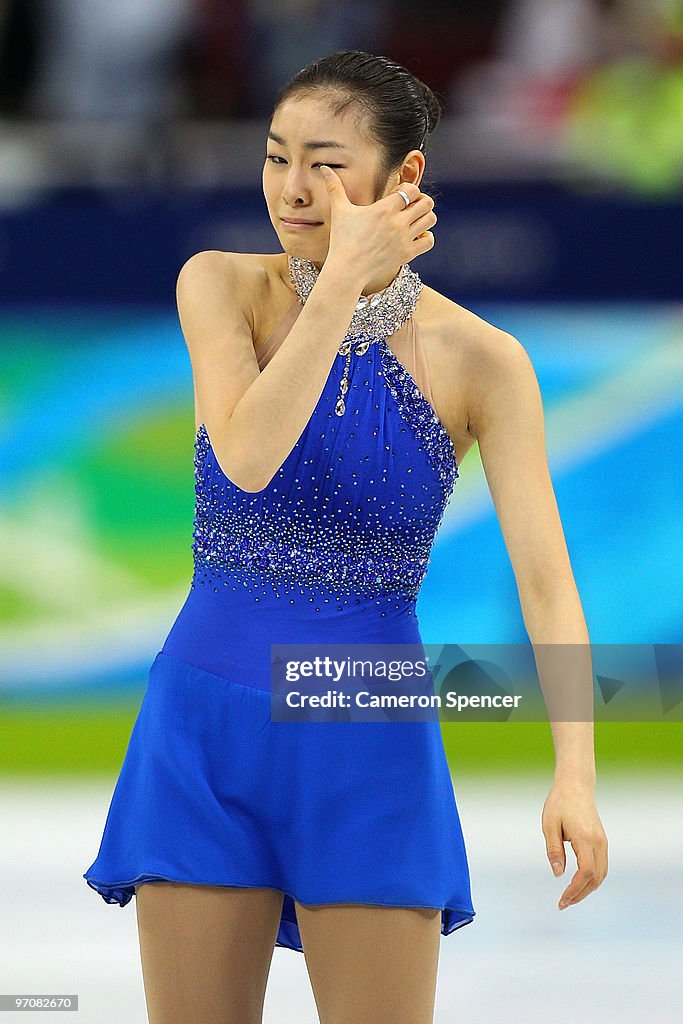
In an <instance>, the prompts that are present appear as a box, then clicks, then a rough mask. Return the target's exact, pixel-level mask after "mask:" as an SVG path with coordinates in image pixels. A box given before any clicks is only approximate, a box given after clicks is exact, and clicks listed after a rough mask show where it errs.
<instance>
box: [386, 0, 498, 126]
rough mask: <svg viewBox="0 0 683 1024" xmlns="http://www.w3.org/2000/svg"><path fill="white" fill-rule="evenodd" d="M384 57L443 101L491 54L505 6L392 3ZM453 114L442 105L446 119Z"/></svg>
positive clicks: (491, 0)
mask: <svg viewBox="0 0 683 1024" xmlns="http://www.w3.org/2000/svg"><path fill="white" fill-rule="evenodd" d="M385 6H386V17H387V43H386V47H387V52H388V53H389V54H390V56H391V57H393V59H394V60H397V61H399V62H400V63H401V64H404V65H405V66H406V67H407V68H409V69H410V70H411V71H412V72H413V73H414V74H416V75H417V76H418V77H419V78H422V79H423V80H424V81H425V82H426V83H427V84H428V85H429V86H430V87H431V88H432V89H434V90H435V91H436V92H437V93H440V94H441V96H442V97H446V96H447V95H448V93H449V91H450V89H451V86H452V83H453V79H454V78H456V77H458V76H459V74H460V73H461V71H462V69H463V68H465V67H467V66H468V65H470V64H472V63H473V62H477V63H478V62H484V61H488V60H489V59H490V58H491V57H492V56H493V54H494V52H495V45H496V31H497V27H498V24H499V22H500V18H501V16H502V14H503V12H504V11H505V8H506V7H507V0H478V2H477V3H471V2H467V0H422V2H421V3H420V4H419V6H418V7H417V8H416V6H415V3H414V2H413V0H391V2H389V3H387V4H386V5H385ZM454 113H456V111H455V110H454V109H453V108H452V107H451V106H450V105H447V109H446V114H447V115H450V116H452V115H453V114H454Z"/></svg>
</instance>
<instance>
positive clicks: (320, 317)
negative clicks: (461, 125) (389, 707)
mask: <svg viewBox="0 0 683 1024" xmlns="http://www.w3.org/2000/svg"><path fill="white" fill-rule="evenodd" d="M438 118H439V107H438V104H437V102H436V99H435V97H434V96H433V94H432V93H431V91H430V90H429V89H428V87H426V86H425V85H423V84H422V83H421V82H420V81H418V80H417V79H416V78H415V77H414V76H413V75H412V74H411V73H410V72H409V71H407V70H406V69H405V68H404V67H402V66H400V65H397V64H395V63H394V62H392V61H390V60H388V59H386V58H384V57H378V56H374V55H371V54H367V53H364V52H362V51H344V52H340V53H335V54H332V55H331V56H329V57H327V58H325V59H321V60H319V61H316V62H315V63H313V64H312V65H310V66H308V67H306V68H304V69H303V70H302V71H300V72H299V73H298V74H297V75H296V76H295V77H294V78H293V79H292V80H291V81H290V82H289V83H288V84H287V85H286V86H285V87H284V88H283V90H282V92H281V93H280V95H279V96H278V98H277V101H276V103H275V107H274V112H273V116H272V119H271V124H270V130H269V132H268V141H267V155H266V160H265V165H264V169H263V190H264V195H265V199H266V203H267V206H268V212H269V215H270V218H271V221H272V224H273V227H274V228H275V231H276V233H277V235H278V238H279V240H280V242H281V244H282V248H283V252H281V253H278V254H277V255H262V254H243V253H226V252H219V251H205V252H201V253H198V254H196V255H194V256H193V257H191V258H190V259H189V260H188V261H187V262H186V263H185V265H184V266H183V267H182V269H181V271H180V274H179V277H178V287H177V298H178V311H179V317H180V321H181V326H182V329H183V333H184V336H185V340H186V343H187V346H188V350H189V354H190V358H191V362H192V370H193V377H194V397H195V413H196V426H197V433H196V438H195V457H194V471H195V489H196V513H195V523H194V533H193V552H194V573H193V578H192V583H191V587H190V592H189V594H188V596H187V598H186V601H185V603H184V605H183V607H182V609H181V611H180V613H179V615H178V617H177V619H176V621H175V623H174V624H173V627H172V628H171V631H170V633H169V635H168V637H167V638H166V640H165V642H164V644H163V647H162V649H161V650H160V651H159V653H158V654H157V656H156V658H155V660H154V663H153V665H152V668H151V670H150V674H149V680H148V685H147V689H146V691H145V694H144V697H143V701H142V704H141V707H140V711H139V713H138V717H137V719H136V722H135V725H134V727H133V731H132V734H131V738H130V742H129V746H128V750H127V752H126V757H125V760H124V764H123V766H122V769H121V773H120V776H119V778H118V780H117V784H116V789H115V791H114V794H113V797H112V801H111V805H110V808H109V813H108V816H107V821H106V824H105V829H104V835H103V837H102V842H101V846H100V851H99V854H98V857H97V859H96V860H95V862H94V863H93V864H92V865H91V867H90V868H89V869H88V870H87V872H86V873H85V875H84V877H85V878H86V880H87V882H88V884H89V885H90V886H91V887H92V888H93V889H95V890H96V891H97V892H99V893H100V894H101V895H102V897H103V898H104V899H105V900H106V901H107V902H108V903H118V904H119V905H120V906H125V905H126V904H127V903H128V902H129V901H130V900H131V899H132V897H133V895H135V896H136V910H137V922H138V929H139V937H140V949H141V961H142V969H143V978H144V986H145V996H146V1001H147V1008H148V1014H149V1020H150V1024H170V1022H173V1024H209V1022H210V1024H218V1022H221V1024H256V1022H258V1021H261V1019H262V1010H263V1004H264V997H265V991H266V983H267V978H268V974H269V969H270V963H271V958H272V954H273V949H274V946H275V945H280V946H285V947H288V948H290V949H294V950H298V951H301V952H303V953H304V954H305V957H306V965H307V969H308V972H309V976H310V979H311V984H312V988H313V993H314V997H315V1001H316V1004H317V1008H318V1013H319V1016H320V1021H321V1022H322V1024H351V1022H353V1024H388V1022H391V1024H429V1022H431V1021H432V1020H433V1013H434V1004H435V989H436V977H437V963H438V954H439V941H440V935H441V934H443V935H448V934H450V933H451V932H453V931H454V930H455V929H457V928H460V927H462V926H463V925H466V924H469V923H470V922H471V921H472V920H473V918H474V915H475V910H474V907H473V905H472V900H471V894H470V879H469V873H468V864H467V857H466V852H465V846H464V842H463V835H462V831H461V827H460V820H459V816H458V810H457V807H456V803H455V798H454V793H453V787H452V783H451V778H450V774H449V771H448V765H447V762H446V757H445V752H444V748H443V743H442V739H441V732H440V727H439V722H438V720H436V721H429V722H423V721H411V722H401V723H400V724H397V723H394V722H386V721H384V722H382V721H377V722H376V721H373V722H362V721H360V722H358V721H356V722H349V721H346V722H343V723H341V722H329V723H321V722H304V721H299V722H280V721H274V720H273V718H272V716H271V696H270V670H271V662H270V645H271V644H272V643H318V642H319V643H321V644H327V643H335V642H336V643H384V642H385V641H386V642H388V643H411V644H413V643H416V644H417V643H420V632H419V625H418V622H417V617H416V613H415V604H416V598H417V595H418V592H419V589H420V586H421V584H422V580H423V577H424V574H425V572H426V567H427V562H428V559H429V552H430V549H431V546H432V543H433V541H434V536H435V534H436V531H437V529H438V526H439V524H440V522H441V518H442V516H443V512H444V509H445V507H446V503H447V501H448V499H449V497H450V495H451V492H452V490H453V487H454V484H455V482H456V478H457V476H458V465H459V463H461V462H462V459H463V458H464V456H465V454H466V452H467V450H468V449H469V448H470V446H471V445H472V444H473V443H474V442H475V440H476V441H478V443H479V447H480V451H481V455H482V459H483V462H484V465H485V467H486V474H487V478H488V481H489V484H490V487H491V491H492V495H493V498H494V500H495V505H496V508H497V510H498V515H499V517H500V521H501V525H502V529H503V532H504V535H505V540H506V543H507V546H508V550H509V553H510V556H511V560H512V563H513V565H514V571H515V574H516V578H517V582H518V586H519V592H520V597H521V602H522V606H523V610H524V616H525V622H526V623H527V625H528V628H529V633H530V635H531V639H532V641H534V640H540V641H541V642H549V643H552V642H555V641H557V642H567V643H572V642H580V643H583V642H585V640H586V631H585V624H584V621H583V618H582V614H581V609H580V604H579V601H578V598H577V595H576V590H575V587H574V584H573V579H572V573H571V568H570V565H569V560H568V555H567V550H566V547H565V543H564V538H563V533H562V528H561V524H560V521H559V518H558V512H557V507H556V504H555V500H554V495H553V490H552V485H551V481H550V478H549V473H548V468H547V464H546V456H545V449H544V434H543V423H542V407H541V401H540V396H539V391H538V387H537V383H536V378H535V375H534V372H533V370H532V367H531V365H530V362H529V359H528V357H527V355H526V353H525V351H524V349H523V348H522V346H521V344H520V343H519V342H518V341H517V340H516V339H515V338H514V337H512V336H510V335H509V334H507V333H505V332H504V331H501V330H499V329H497V328H495V327H493V326H492V325H490V324H488V323H486V322H485V321H483V320H481V319H480V318H479V317H477V316H476V315H474V314H473V313H471V312H469V311H468V310H466V309H464V308H462V307H461V306H459V305H457V304H456V303H454V302H452V301H451V300H450V299H448V298H446V297H444V296H442V295H440V294H438V293H437V292H435V291H434V290H433V289H431V288H429V287H426V286H424V285H423V284H422V282H421V280H420V278H419V276H418V274H417V273H416V271H415V270H414V269H413V268H412V267H411V266H410V263H411V262H412V261H413V260H415V259H416V258H417V257H418V256H420V255H422V254H423V253H425V252H428V251H429V250H430V249H431V248H432V246H433V245H434V236H433V234H432V232H431V230H430V229H431V228H432V227H433V226H434V225H435V223H436V219H437V218H436V214H435V213H434V210H433V207H434V203H433V200H432V199H431V198H430V197H429V196H428V195H426V194H425V193H423V192H422V191H421V190H420V187H419V183H420V179H421V178H422V175H423V172H424V168H425V156H424V150H425V142H426V139H427V136H428V135H429V134H430V133H431V132H432V131H433V129H434V127H435V126H436V123H437V121H438ZM325 160H329V161H330V162H331V163H330V165H325V164H324V161H325ZM328 167H329V168H331V169H327V168H328ZM553 733H554V739H555V747H556V761H557V763H556V770H555V778H554V781H553V787H552V790H551V792H550V794H549V796H548V799H547V800H546V803H545V806H544V812H543V829H544V834H545V838H546V846H547V854H548V856H549V858H550V860H551V862H559V864H560V869H559V872H560V873H561V870H563V869H564V865H565V860H564V846H563V841H564V840H566V839H570V840H571V841H572V843H573V845H574V849H575V852H576V853H577V858H578V861H579V868H578V870H577V872H576V874H575V875H574V877H573V878H572V880H571V882H570V883H569V885H568V886H567V888H566V892H565V895H566V896H567V897H571V898H572V899H573V902H578V901H579V900H582V899H584V898H585V897H586V896H587V895H588V894H589V893H590V892H591V891H593V890H594V889H595V888H596V887H597V886H598V885H599V884H600V883H601V881H602V879H603V878H604V876H605V874H606V870H607V863H606V862H607V853H606V850H607V843H606V837H605V835H604V831H603V829H602V825H601V823H600V820H599V817H598V814H597V810H596V808H595V804H594V798H593V789H594V782H595V767H594V760H593V749H592V730H591V727H590V725H589V724H588V723H586V724H585V725H584V724H582V723H565V724H561V723H553Z"/></svg>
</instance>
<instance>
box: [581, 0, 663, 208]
mask: <svg viewBox="0 0 683 1024" xmlns="http://www.w3.org/2000/svg"><path fill="white" fill-rule="evenodd" d="M607 13H608V14H609V15H610V16H611V19H612V20H611V23H610V28H611V31H610V33H609V40H610V53H609V59H608V60H606V61H605V63H604V66H602V67H599V68H597V69H595V70H594V71H592V72H591V73H590V74H588V75H586V77H585V80H584V81H583V82H582V83H581V84H580V86H579V87H578V88H577V90H576V92H575V95H574V97H573V99H572V103H571V105H570V109H569V112H568V118H567V123H566V129H565V135H564V144H565V151H566V153H567V154H568V155H569V156H570V157H571V160H572V163H573V164H574V166H575V168H576V167H578V168H581V169H582V170H585V171H588V172H589V174H590V175H591V178H592V177H593V176H594V175H595V172H598V178H599V179H600V178H602V179H604V178H605V177H606V178H607V180H608V182H614V181H618V182H620V183H621V184H622V185H626V186H627V187H629V188H631V189H633V190H634V191H639V192H641V193H647V194H650V195H653V196H655V197H658V196H661V195H664V194H671V195H673V194H680V193H681V191H683V9H682V5H681V4H680V0H619V2H616V3H614V4H610V5H609V7H608V9H607Z"/></svg>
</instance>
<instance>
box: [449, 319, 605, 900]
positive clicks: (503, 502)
mask: <svg viewBox="0 0 683 1024" xmlns="http://www.w3.org/2000/svg"><path fill="white" fill-rule="evenodd" d="M487 326H488V328H489V329H488V330H487V331H486V332H485V333H483V334H480V337H479V338H478V339H477V345H476V346H475V348H476V358H473V359H472V362H473V364H474V366H473V370H472V372H471V373H468V380H469V382H470V386H469V387H468V391H469V394H468V415H469V424H468V429H469V432H470V433H471V434H472V435H473V436H474V437H476V439H477V442H478V444H479V452H480V455H481V461H482V465H483V468H484V473H485V475H486V480H487V483H488V486H489V490H490V492H491V497H492V499H493V503H494V506H495V509H496V514H497V516H498V521H499V523H500V528H501V532H502V534H503V539H504V541H505V545H506V548H507V551H508V554H509V557H510V561H511V564H512V568H513V571H514V574H515V580H516V583H517V590H518V593H519V599H520V605H521V610H522V616H523V619H524V625H525V627H526V630H527V632H528V634H529V639H530V641H531V643H532V645H533V646H534V652H535V654H536V662H537V666H538V671H539V678H540V681H541V687H542V689H543V692H544V696H545V698H546V704H547V705H548V710H549V712H551V710H552V704H553V702H554V701H551V700H550V699H549V698H550V696H551V694H553V695H554V698H557V697H558V696H560V697H561V693H560V691H561V690H564V689H566V688H567V687H568V686H571V692H570V695H569V699H570V701H572V702H573V705H574V706H575V707H578V706H581V707H583V708H585V709H588V711H587V713H586V714H585V715H583V714H582V715H581V718H582V719H584V720H580V721H565V720H555V721H553V720H552V715H551V729H552V735H553V742H554V745H555V773H554V779H553V786H552V789H551V791H550V793H549V794H548V797H547V799H546V801H545V804H544V806H543V813H542V828H543V834H544V836H545V841H546V852H547V856H548V859H549V861H550V863H551V865H552V867H553V871H554V873H555V874H556V875H560V874H562V872H563V871H564V869H565V866H566V862H565V851H564V841H566V840H569V841H570V842H571V845H572V848H573V850H574V853H575V855H576V859H577V863H578V869H577V871H576V873H575V875H574V877H573V878H572V880H571V882H570V883H569V884H568V886H567V887H566V889H565V891H564V893H563V894H562V897H561V899H560V901H559V904H558V906H559V908H560V909H564V907H565V906H568V905H570V904H572V903H578V902H580V901H581V900H582V899H584V898H585V897H586V896H588V894H589V893H591V892H592V891H593V890H594V889H597V887H598V886H599V885H600V884H601V882H602V881H603V879H604V878H605V876H606V874H607V836H606V834H605V830H604V828H603V826H602V822H601V821H600V817H599V815H598V812H597V808H596V806H595V798H594V788H595V782H596V770H595V755H594V736H593V672H592V666H591V659H590V640H589V636H588V630H587V627H586V621H585V618H584V615H583V610H582V607H581V601H580V599H579V595H578V591H577V588H576V583H575V582H574V576H573V573H572V568H571V564H570V561H569V553H568V551H567V545H566V541H565V537H564V531H563V529H562V523H561V520H560V515H559V511H558V507H557V502H556V500H555V493H554V490H553V485H552V481H551V478H550V471H549V468H548V459H547V453H546V444H545V428H544V420H543V404H542V400H541V393H540V389H539V386H538V381H537V379H536V374H535V372H534V369H533V366H532V364H531V360H530V359H529V356H528V354H527V352H526V350H525V349H524V347H523V346H522V344H521V343H520V342H519V341H518V340H517V339H516V338H515V337H513V336H512V335H510V334H508V333H506V332H504V331H499V330H497V329H495V328H494V329H493V330H491V328H490V325H487ZM473 351H474V350H473ZM545 645H548V646H547V647H546V646H545ZM553 645H563V646H561V647H560V646H553ZM564 645H567V646H564ZM570 645H572V646H570ZM541 649H542V651H543V654H541V655H539V652H540V650H541ZM558 651H561V652H563V653H562V655H561V656H559V657H558V655H557V652H558ZM572 651H573V652H576V654H575V656H573V657H572V656H571V655H570V656H569V657H567V655H569V652H572ZM553 652H555V653H554V654H553ZM562 664H565V665H566V664H569V665H571V666H573V668H572V670H571V671H570V673H569V678H558V677H557V666H558V665H562ZM558 684H559V686H558Z"/></svg>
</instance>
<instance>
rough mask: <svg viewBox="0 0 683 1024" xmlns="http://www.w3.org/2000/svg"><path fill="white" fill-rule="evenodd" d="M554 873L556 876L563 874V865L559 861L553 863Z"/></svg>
mask: <svg viewBox="0 0 683 1024" xmlns="http://www.w3.org/2000/svg"><path fill="white" fill-rule="evenodd" d="M553 871H554V872H555V874H556V875H559V874H561V872H562V865H561V864H560V862H559V861H558V860H556V861H554V862H553Z"/></svg>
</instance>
